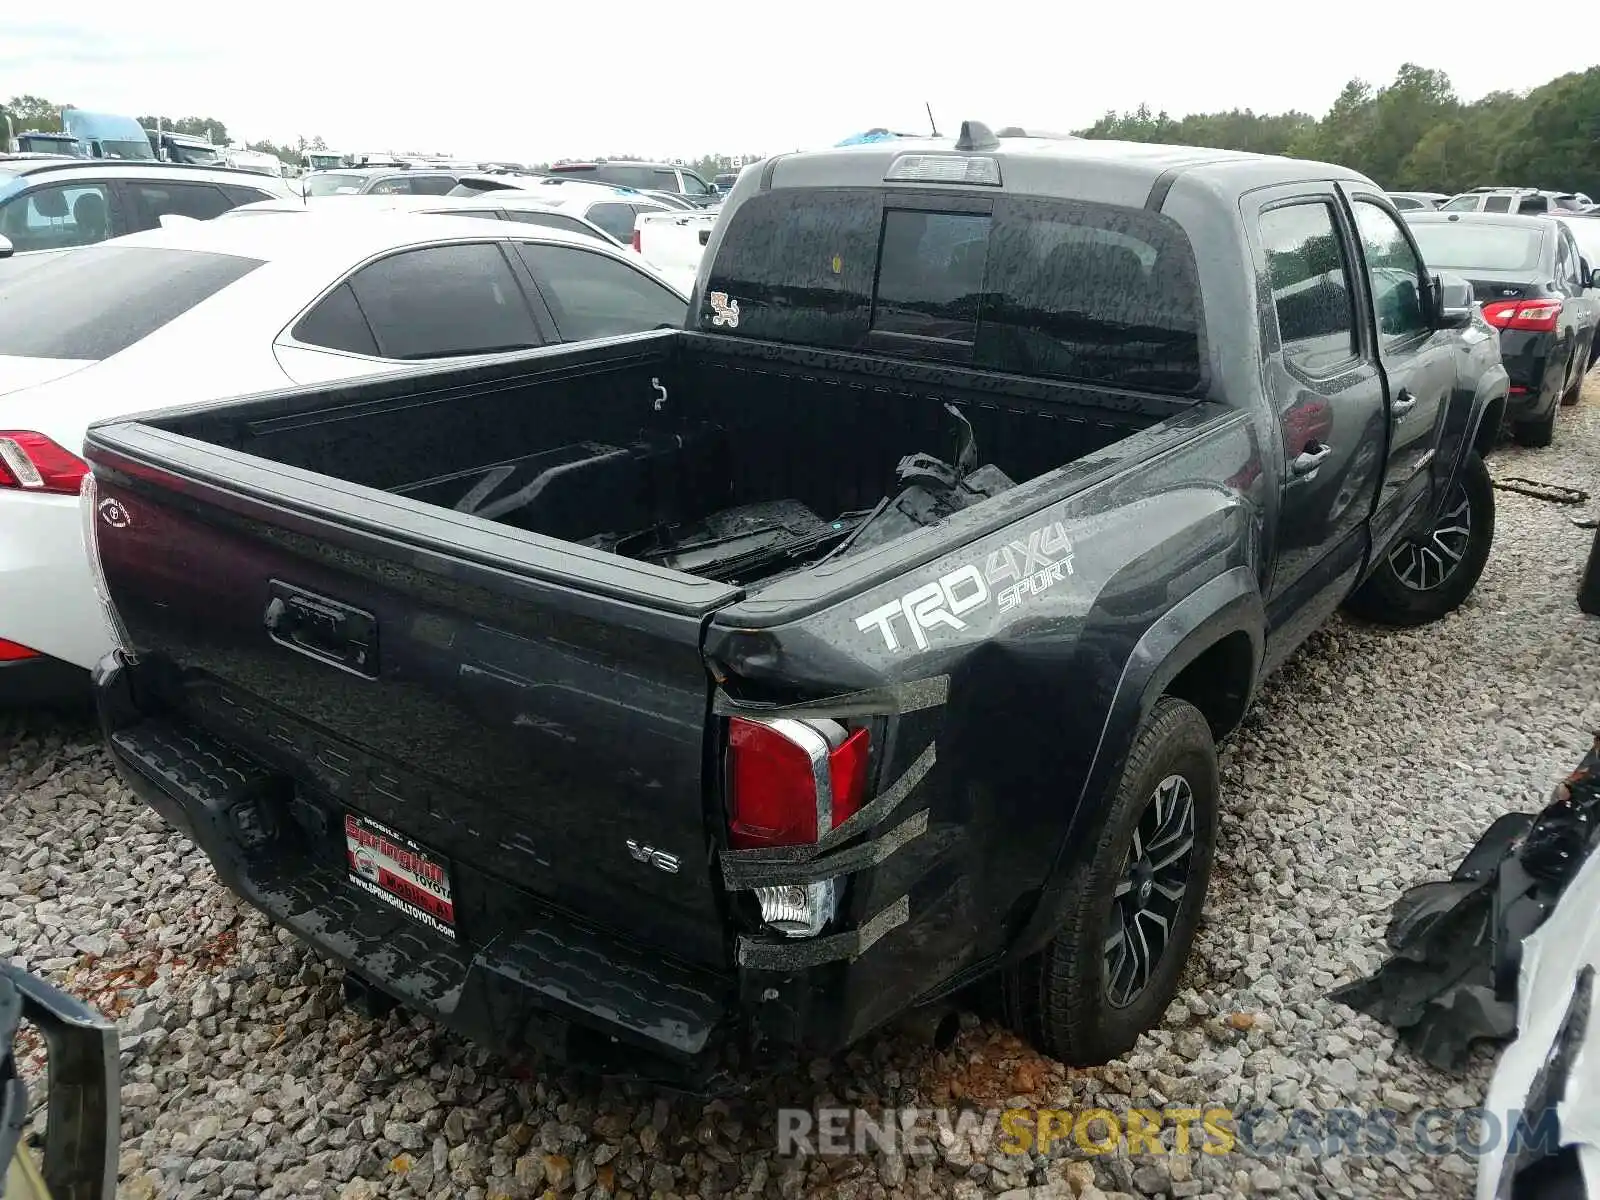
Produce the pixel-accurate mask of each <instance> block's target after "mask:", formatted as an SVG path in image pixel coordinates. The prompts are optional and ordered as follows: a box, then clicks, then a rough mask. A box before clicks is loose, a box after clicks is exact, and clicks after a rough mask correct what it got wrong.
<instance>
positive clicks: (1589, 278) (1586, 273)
mask: <svg viewBox="0 0 1600 1200" xmlns="http://www.w3.org/2000/svg"><path fill="white" fill-rule="evenodd" d="M1578 277H1579V278H1580V279H1582V280H1583V286H1584V289H1585V290H1586V291H1587V290H1588V289H1589V288H1600V272H1597V271H1596V270H1595V269H1594V268H1593V267H1591V266H1590V265H1589V260H1588V259H1587V258H1579V259H1578Z"/></svg>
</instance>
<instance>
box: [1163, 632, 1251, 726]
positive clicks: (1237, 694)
mask: <svg viewBox="0 0 1600 1200" xmlns="http://www.w3.org/2000/svg"><path fill="white" fill-rule="evenodd" d="M1254 677H1255V651H1254V648H1253V647H1252V646H1251V643H1250V637H1249V635H1248V634H1246V633H1243V632H1236V633H1230V634H1229V635H1228V636H1227V637H1225V638H1223V639H1222V640H1221V641H1219V642H1214V643H1213V644H1212V645H1210V646H1208V647H1206V649H1204V650H1202V651H1201V652H1200V656H1199V657H1198V658H1196V659H1195V660H1194V661H1193V662H1191V663H1190V664H1189V665H1188V666H1186V667H1184V668H1183V670H1181V671H1179V672H1178V674H1177V677H1176V678H1175V679H1173V681H1172V682H1171V683H1169V684H1168V685H1167V690H1166V692H1165V693H1164V694H1165V695H1168V696H1173V697H1176V698H1177V699H1179V700H1187V701H1188V702H1189V703H1190V704H1192V705H1194V706H1195V707H1196V708H1198V709H1199V710H1200V712H1201V714H1202V715H1203V716H1204V717H1205V719H1206V723H1207V724H1208V725H1210V726H1211V736H1212V738H1214V739H1215V740H1217V741H1221V740H1222V739H1223V738H1224V737H1226V736H1227V735H1228V734H1230V733H1232V732H1233V730H1234V728H1235V727H1236V726H1237V725H1238V724H1239V722H1240V720H1242V719H1243V717H1244V710H1245V706H1246V705H1247V704H1249V702H1250V684H1251V683H1252V681H1253V680H1254Z"/></svg>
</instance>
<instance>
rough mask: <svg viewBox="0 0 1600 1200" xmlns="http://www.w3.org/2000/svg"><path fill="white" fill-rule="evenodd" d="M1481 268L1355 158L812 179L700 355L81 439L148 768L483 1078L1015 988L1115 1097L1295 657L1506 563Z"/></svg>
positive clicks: (113, 730)
mask: <svg viewBox="0 0 1600 1200" xmlns="http://www.w3.org/2000/svg"><path fill="white" fill-rule="evenodd" d="M1285 206H1288V209H1292V210H1293V211H1290V212H1289V216H1290V218H1292V219H1289V220H1285V219H1284V218H1283V216H1282V213H1283V212H1285V211H1287V210H1286V209H1285ZM1369 212H1370V214H1371V215H1370V216H1369V215H1368V213H1369ZM1357 219H1360V220H1362V221H1363V222H1364V224H1363V229H1364V230H1365V229H1367V225H1368V224H1370V222H1372V221H1379V222H1388V234H1387V236H1388V238H1389V240H1388V242H1386V243H1384V244H1383V246H1381V247H1377V248H1364V246H1365V243H1363V242H1362V240H1361V239H1360V238H1358V237H1357V236H1356V235H1355V233H1354V232H1353V230H1354V228H1355V226H1354V224H1353V222H1354V221H1356V220H1357ZM1319 222H1320V225H1319ZM1319 230H1320V232H1319ZM1369 232H1370V231H1369ZM482 236H483V237H485V238H493V236H494V235H493V234H492V233H485V234H483V235H482ZM1373 236H1376V234H1375V233H1374V234H1373ZM1375 245H1376V244H1375ZM1380 252H1381V254H1382V256H1383V257H1382V258H1381V260H1380V258H1379V255H1380ZM1364 255H1366V256H1371V257H1372V259H1373V261H1372V263H1371V270H1370V272H1369V271H1368V270H1367V268H1366V267H1364V266H1362V265H1360V264H1362V263H1364V262H1365V259H1364V257H1363V256H1364ZM1407 255H1409V256H1410V260H1409V261H1410V264H1411V265H1410V269H1409V270H1410V273H1409V276H1408V275H1407V274H1406V273H1405V271H1404V270H1400V269H1398V268H1399V266H1400V265H1401V264H1403V263H1404V262H1405V261H1406V256H1407ZM1350 264H1356V265H1355V266H1351V265H1350ZM1397 281H1398V282H1397ZM1452 288H1453V285H1452V284H1450V282H1449V281H1440V280H1437V279H1435V278H1434V277H1432V276H1430V275H1428V274H1427V273H1426V270H1425V268H1424V266H1423V264H1422V263H1421V262H1420V260H1419V259H1417V258H1416V257H1415V250H1414V248H1413V247H1412V246H1411V243H1410V242H1409V239H1408V236H1407V235H1406V234H1405V231H1404V227H1403V225H1402V224H1401V223H1400V222H1399V221H1398V218H1396V216H1395V215H1394V213H1393V211H1392V210H1391V209H1390V208H1389V207H1388V204H1387V201H1386V200H1385V199H1384V198H1383V197H1382V195H1381V193H1380V192H1379V191H1378V190H1377V189H1376V188H1375V187H1374V185H1372V184H1371V183H1370V182H1369V181H1367V180H1364V179H1362V178H1360V177H1359V176H1356V175H1354V174H1352V173H1351V172H1348V171H1344V170H1342V169H1340V168H1336V167H1329V166H1324V165H1320V164H1307V163H1296V162H1291V161H1289V160H1286V159H1273V158H1261V157H1253V156H1247V155H1245V156H1240V155H1219V154H1217V153H1216V152H1212V151H1197V150H1189V149H1182V148H1163V147H1131V146H1129V147H1123V146H1116V145H1108V144H1104V143H1096V144H1091V143H1087V142H1084V143H1079V142H1062V143H1049V142H1040V141H1039V140H1037V139H1025V138H1018V139H997V138H995V137H993V135H991V134H989V133H988V132H987V130H985V129H983V127H982V126H979V125H976V124H972V125H970V126H969V127H967V128H965V129H964V130H963V135H962V137H961V138H960V139H959V140H957V141H956V142H954V143H952V142H951V141H948V140H940V141H930V142H928V143H927V144H910V143H895V144H894V145H893V146H892V147H885V146H863V147H856V148H851V149H849V150H835V151H828V152H822V153H817V154H799V155H785V156H780V157H779V158H776V159H773V160H770V161H769V162H768V163H767V164H765V165H764V166H763V167H762V168H761V169H759V170H756V169H752V170H750V171H746V172H745V173H744V175H743V176H741V179H740V182H739V184H738V186H737V187H736V188H735V190H734V192H733V193H732V194H731V195H730V197H729V198H728V200H727V202H726V205H725V214H724V216H723V218H722V219H721V220H720V221H719V222H718V224H717V227H716V232H715V233H714V234H713V235H712V238H711V243H710V245H709V246H708V249H707V254H706V257H705V262H704V264H703V268H702V276H701V279H700V281H699V283H698V285H697V288H696V292H695V295H694V299H693V303H692V305H691V317H690V320H689V328H687V329H684V330H681V331H664V332H656V333H651V334H644V335H640V336H637V337H631V338H618V339H611V340H608V341H605V342H598V343H594V344H592V345H586V346H582V347H576V348H568V347H561V348H552V349H549V350H541V351H537V352H534V353H530V354H528V355H526V356H523V357H520V358H517V359H515V360H510V361H508V360H504V359H502V360H499V361H495V362H468V363H463V364H462V365H461V366H459V367H457V368H455V369H450V370H427V371H419V372H417V373H415V374H404V375H393V376H387V377H384V378H380V379H375V380H371V381H368V382H364V383H359V384H353V385H338V386H332V387H322V388H310V389H300V390H296V391H290V392H282V393H276V394H272V395H266V396H256V397H247V398H244V399H240V400H237V401H230V402H226V403H222V404H217V405H211V406H202V407H198V408H192V409H186V410H181V411H169V412H164V413H156V414H153V415H149V416H147V417H144V418H143V419H136V420H125V421H120V422H116V423H108V424H104V425H100V426H97V427H95V428H94V429H93V430H92V431H91V434H90V439H89V446H88V449H87V454H88V457H89V458H90V460H91V461H92V465H93V468H94V475H93V479H92V482H91V485H90V486H91V493H92V494H91V496H90V497H89V500H88V502H87V503H88V506H89V507H88V511H90V512H91V513H92V514H93V517H92V519H91V521H90V530H91V536H90V539H89V540H90V544H91V549H92V552H93V554H92V556H93V558H94V561H95V563H96V569H97V571H98V573H99V576H100V579H101V587H102V589H103V592H104V595H105V599H106V604H107V612H108V615H109V617H110V619H111V620H112V622H113V623H114V625H115V627H116V630H117V638H118V641H119V643H120V648H119V649H118V650H117V652H116V653H114V654H113V655H112V656H110V657H109V658H108V659H107V660H106V661H105V662H104V663H103V664H102V665H101V668H100V669H99V671H98V672H97V688H98V695H99V701H100V708H101V713H102V719H103V722H104V726H105V730H106V735H107V738H108V742H109V745H110V748H111V752H112V754H113V756H114V759H115V761H116V763H117V765H118V768H119V770H120V771H121V772H122V773H123V775H124V777H125V778H126V779H127V780H128V781H129V783H130V784H131V785H132V786H133V787H134V788H135V789H136V790H137V791H138V792H139V793H140V794H141V795H143V796H144V797H145V798H146V799H147V800H148V802H149V803H150V804H151V805H152V806H153V807H155V808H156V809H157V810H158V811H159V812H160V813H161V814H162V815H163V816H164V817H165V818H166V819H167V820H169V821H171V822H172V823H173V824H174V825H177V826H178V827H180V828H182V829H184V830H186V831H187V832H188V833H189V834H190V836H192V837H193V838H194V839H195V840H196V842H197V843H198V844H199V845H200V846H202V847H203V848H204V849H205V851H206V853H207V854H208V855H209V857H210V859H211V861H212V862H213V863H214V864H215V866H216V869H217V871H218V873H219V875H220V876H221V877H222V878H223V879H224V880H225V882H226V883H227V884H228V885H229V886H230V887H232V888H234V889H235V890H237V891H238V892H239V893H240V894H242V895H243V896H245V897H246V898H247V899H249V900H250V901H251V902H252V903H254V904H256V905H257V906H259V907H260V908H262V909H264V910H265V911H266V912H268V913H269V914H270V915H271V916H272V917H273V918H274V919H275V920H276V921H278V922H280V923H281V924H283V925H285V926H286V927H288V928H290V929H292V930H294V931H295V932H296V933H297V934H299V935H300V936H301V937H303V938H305V939H306V940H307V941H309V942H311V943H312V944H313V945H315V946H317V947H318V948H319V949H321V950H322V951H323V952H325V953H327V954H329V955H331V956H333V957H334V958H336V959H338V960H340V961H341V962H343V963H344V964H345V966H346V968H347V972H348V975H347V977H348V978H349V979H350V980H351V981H352V982H351V986H352V988H353V989H355V990H356V991H359V992H362V993H363V994H365V995H368V996H369V997H383V996H387V997H392V998H396V999H399V1000H402V1001H404V1002H406V1003H408V1004H411V1005H413V1006H415V1007H417V1008H419V1009H421V1010H423V1011H426V1012H429V1013H431V1014H433V1015H434V1016H436V1017H437V1018H439V1019H440V1020H442V1021H444V1022H446V1023H448V1024H451V1025H453V1026H454V1027H456V1028H458V1029H461V1030H464V1031H466V1032H467V1033H469V1034H471V1035H472V1036H475V1037H479V1038H482V1039H484V1040H486V1041H489V1042H491V1043H493V1044H496V1045H499V1046H503V1047H506V1048H525V1047H530V1046H531V1047H534V1048H537V1049H540V1050H543V1051H546V1052H549V1053H551V1054H555V1055H560V1056H565V1057H569V1058H574V1059H580V1060H585V1061H587V1060H591V1059H595V1058H598V1059H600V1060H602V1061H609V1062H610V1063H611V1064H612V1065H616V1066H622V1067H625V1068H626V1069H628V1070H630V1071H633V1072H635V1073H645V1072H647V1071H649V1070H653V1069H654V1067H651V1066H647V1064H660V1065H661V1069H663V1070H664V1069H667V1068H668V1067H670V1068H671V1069H673V1070H698V1069H700V1068H702V1067H704V1066H705V1065H706V1064H707V1063H708V1062H710V1061H712V1060H714V1059H716V1058H717V1057H718V1056H719V1055H720V1054H721V1053H722V1052H724V1051H728V1052H737V1053H740V1054H745V1055H748V1054H751V1053H754V1054H757V1055H768V1054H774V1053H777V1054H792V1053H795V1052H816V1051H828V1050H831V1049H833V1048H836V1047H839V1046H841V1045H844V1044H846V1043H849V1042H850V1041H852V1040H854V1039H856V1038H859V1037H861V1036H862V1035H864V1034H866V1033H868V1032H870V1031H871V1030H873V1029H875V1028H877V1027H879V1026H880V1025H882V1024H883V1023H884V1022H886V1021H888V1020H889V1019H890V1018H892V1017H894V1016H895V1015H896V1014H898V1013H901V1012H903V1011H904V1010H906V1009H907V1008H909V1007H911V1006H913V1005H919V1004H935V1003H938V1002H941V1001H942V1000H943V999H945V998H947V997H949V996H951V995H952V994H954V993H955V992H957V991H958V990H959V989H961V988H962V987H964V986H965V985H966V984H969V983H972V982H974V981H976V980H979V979H982V978H984V977H986V976H991V975H995V974H998V976H999V978H1000V980H1001V983H1002V985H1003V986H1002V989H1001V990H1002V991H1003V992H1004V994H1005V997H1006V1004H1007V1009H1008V1013H1009V1015H1010V1017H1011V1019H1012V1020H1014V1021H1015V1022H1016V1023H1017V1025H1018V1026H1019V1027H1020V1028H1021V1029H1023V1030H1024V1031H1025V1032H1026V1033H1027V1035H1028V1036H1029V1037H1031V1038H1032V1039H1033V1040H1034V1041H1035V1042H1036V1043H1037V1044H1038V1045H1040V1046H1041V1047H1042V1048H1044V1049H1046V1050H1048V1051H1049V1052H1051V1053H1054V1054H1056V1055H1058V1056H1061V1057H1063V1058H1065V1059H1068V1060H1070V1061H1074V1062H1098V1061H1104V1060H1105V1059H1107V1058H1109V1057H1112V1056H1114V1055H1116V1054H1118V1053H1121V1052H1122V1051H1124V1050H1126V1049H1127V1048H1128V1047H1129V1046H1130V1045H1131V1044H1132V1043H1133V1041H1134V1039H1135V1038H1136V1037H1137V1036H1138V1034H1139V1033H1140V1032H1141V1031H1142V1030H1143V1029H1145V1028H1146V1027H1148V1026H1149V1025H1150V1024H1151V1023H1152V1022H1154V1021H1155V1020H1156V1019H1158V1018H1159V1016H1160V1014H1161V1012H1162V1011H1163V1009H1164V1007H1165V1005H1166V1004H1167V1002H1168V1000H1169V999H1170V997H1171V995H1172V993H1173V990H1174V989H1175V987H1176V984H1177V978H1178V973H1179V972H1180V971H1181V969H1182V967H1183V962H1184V958H1185V956H1186V955H1187V952H1188V948H1189V944H1190V941H1191V939H1192V937H1193V933H1194V929H1195V926H1196V923H1197V921H1198V919H1199V914H1200V908H1201V904H1202V902H1203V897H1204V892H1205V887H1206V882H1207V878H1208V875H1209V870H1210V862H1211V856H1212V847H1213V842H1214V836H1215V829H1216V822H1217V805H1218V795H1217V789H1218V782H1217V766H1216V752H1215V740H1216V739H1217V738H1218V737H1221V736H1222V735H1224V734H1226V733H1227V732H1228V730H1230V729H1231V728H1232V727H1233V726H1234V725H1235V724H1236V723H1237V722H1238V720H1239V719H1240V717H1241V715H1242V714H1243V712H1244V710H1245V707H1246V705H1247V704H1248V702H1249V699H1250V697H1251V695H1252V694H1253V692H1254V690H1255V688H1256V685H1257V682H1258V680H1259V679H1260V678H1261V676H1262V675H1263V674H1264V673H1265V672H1266V671H1268V670H1270V669H1271V668H1272V667H1273V666H1275V665H1276V664H1277V663H1278V662H1280V661H1282V659H1283V658H1284V657H1285V656H1286V655H1287V654H1288V653H1289V652H1290V651H1291V650H1292V649H1293V648H1294V647H1295V646H1296V645H1298V644H1299V642H1300V641H1301V640H1303V639H1304V637H1305V636H1306V635H1307V634H1308V633H1310V632H1311V630H1313V629H1314V628H1315V627H1316V626H1317V625H1318V623H1319V622H1320V621H1321V620H1322V619H1323V618H1325V617H1326V616H1327V615H1329V614H1330V613H1331V612H1332V611H1333V610H1334V609H1335V608H1336V607H1338V606H1339V605H1340V604H1341V603H1345V602H1347V601H1348V602H1349V603H1351V604H1352V605H1354V606H1356V607H1358V608H1359V609H1361V611H1363V612H1365V613H1367V614H1368V615H1371V616H1375V617H1378V618H1380V619H1385V620H1392V621H1396V622H1401V623H1411V624H1414V623H1417V622H1420V621H1424V620H1428V619H1431V618H1432V617H1435V616H1438V615H1440V614H1442V613H1444V612H1448V611H1449V610H1450V609H1452V608H1454V607H1455V606H1456V605H1458V604H1459V603H1460V602H1461V601H1462V599H1464V598H1465V596H1466V595H1467V594H1468V592H1469V591H1470V590H1471V588H1472V586H1473V584H1474V583H1475V581H1476V579H1477V575H1478V572H1479V571H1480V570H1481V568H1482V565H1483V561H1484V558H1485V556H1486V555H1487V554H1488V550H1489V542H1490V539H1491V538H1492V535H1493V497H1492V493H1491V492H1490V491H1489V490H1488V480H1487V475H1486V473H1485V472H1484V470H1483V466H1482V463H1481V460H1480V459H1479V457H1478V455H1477V453H1476V450H1475V447H1476V446H1478V445H1480V444H1482V443H1483V442H1485V441H1486V440H1487V439H1488V438H1490V437H1492V436H1493V434H1494V431H1495V430H1494V426H1495V424H1496V422H1497V421H1498V413H1499V407H1498V406H1499V405H1501V404H1502V403H1503V400H1504V394H1505V379H1504V372H1503V371H1502V370H1500V368H1499V366H1498V360H1497V357H1496V356H1495V352H1494V350H1493V342H1492V339H1487V341H1486V339H1485V338H1484V337H1482V336H1475V334H1476V333H1477V332H1478V331H1476V330H1475V329H1474V327H1473V324H1472V315H1471V310H1470V308H1467V309H1461V308H1459V306H1455V305H1453V303H1452V301H1453V298H1455V297H1456V296H1457V293H1456V291H1454V290H1452ZM1341 306H1342V307H1341ZM1397 323H1398V324H1397ZM1341 339H1342V341H1341ZM1341 347H1342V349H1341ZM1486 347H1487V349H1486ZM1458 528H1459V529H1463V530H1465V531H1467V534H1468V536H1467V537H1465V538H1464V539H1459V540H1458V539H1456V538H1455V535H1454V534H1453V533H1449V535H1448V536H1444V540H1443V541H1441V540H1440V538H1439V537H1436V536H1435V535H1436V534H1438V533H1439V531H1440V530H1441V529H1444V530H1446V532H1447V533H1448V531H1449V530H1455V529H1458ZM1441 536H1443V535H1441ZM1441 546H1443V547H1445V548H1446V551H1445V557H1441V550H1440V549H1439V548H1440V547H1441ZM1408 580H1409V581H1408Z"/></svg>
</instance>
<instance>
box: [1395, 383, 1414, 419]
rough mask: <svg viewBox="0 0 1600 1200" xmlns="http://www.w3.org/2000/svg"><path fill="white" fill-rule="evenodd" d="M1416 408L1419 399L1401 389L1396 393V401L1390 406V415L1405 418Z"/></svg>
mask: <svg viewBox="0 0 1600 1200" xmlns="http://www.w3.org/2000/svg"><path fill="white" fill-rule="evenodd" d="M1416 406H1417V398H1416V397H1415V396H1413V395H1412V394H1411V393H1410V392H1408V391H1407V390H1406V389H1405V388H1401V389H1400V390H1399V391H1398V392H1396V393H1395V397H1394V400H1393V401H1392V402H1391V403H1390V404H1389V415H1390V416H1394V417H1403V416H1405V415H1406V414H1407V413H1408V412H1410V411H1411V410H1412V409H1413V408H1415V407H1416Z"/></svg>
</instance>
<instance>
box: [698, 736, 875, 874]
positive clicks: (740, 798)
mask: <svg viewBox="0 0 1600 1200" xmlns="http://www.w3.org/2000/svg"><path fill="white" fill-rule="evenodd" d="M869 749H870V743H869V740H868V736H867V731H866V730H865V729H857V730H855V731H854V732H853V733H848V734H847V733H845V732H844V730H843V729H842V727H840V726H837V725H835V724H834V723H833V722H831V721H830V722H815V723H813V722H808V721H790V720H776V721H752V720H747V719H746V718H744V717H734V718H733V719H732V720H731V721H730V722H729V724H728V776H727V778H728V835H729V842H730V843H731V844H732V846H733V847H734V849H736V850H750V849H754V848H756V847H759V846H800V845H805V844H806V843H808V842H814V841H816V840H817V837H818V826H819V821H818V814H819V812H826V813H827V814H828V816H827V828H828V829H836V828H838V827H839V826H840V825H842V824H844V822H845V821H846V820H848V819H849V818H850V817H851V816H852V815H853V814H854V813H856V812H857V811H858V810H859V809H860V808H861V802H862V799H863V797H864V796H865V795H866V791H867V762H868V750H869ZM824 832H826V830H824Z"/></svg>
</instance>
